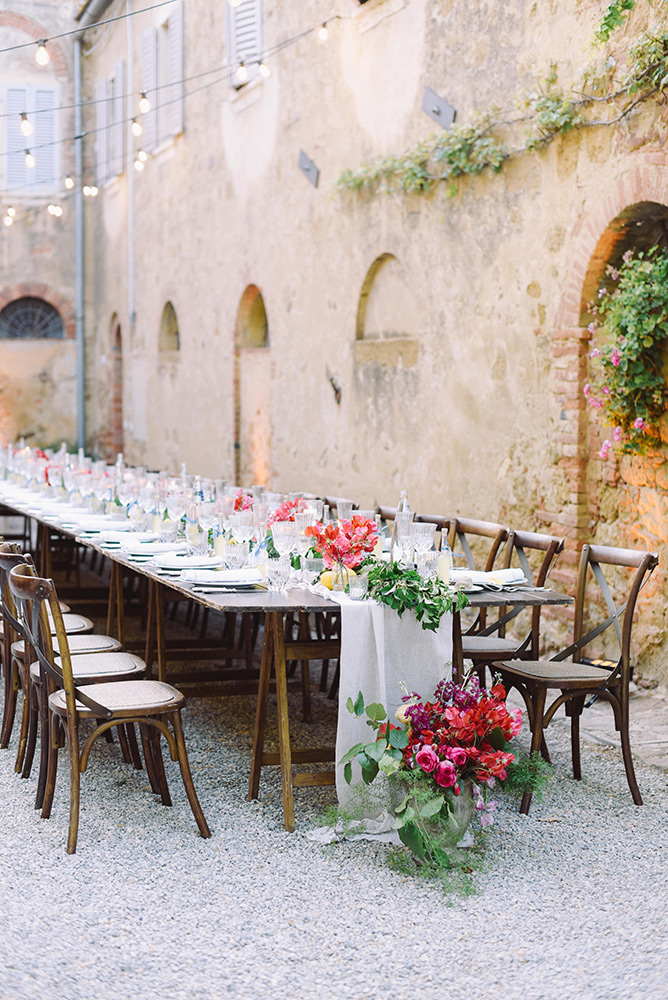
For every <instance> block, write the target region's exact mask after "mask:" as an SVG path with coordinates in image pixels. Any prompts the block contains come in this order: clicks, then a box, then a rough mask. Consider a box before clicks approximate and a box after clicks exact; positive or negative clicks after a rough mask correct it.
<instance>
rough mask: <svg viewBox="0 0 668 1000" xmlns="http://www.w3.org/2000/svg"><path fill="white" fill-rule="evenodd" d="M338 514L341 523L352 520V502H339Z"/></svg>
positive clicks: (337, 504) (337, 502) (337, 506)
mask: <svg viewBox="0 0 668 1000" xmlns="http://www.w3.org/2000/svg"><path fill="white" fill-rule="evenodd" d="M336 513H337V515H338V519H339V521H349V520H350V518H351V517H352V516H353V502H352V500H337V501H336Z"/></svg>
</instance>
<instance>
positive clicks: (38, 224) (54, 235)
mask: <svg viewBox="0 0 668 1000" xmlns="http://www.w3.org/2000/svg"><path fill="white" fill-rule="evenodd" d="M75 9H76V4H75V3H74V2H71V3H70V2H65V3H55V2H54V3H51V4H47V3H43V2H41V3H40V2H37V0H22V2H20V3H13V4H11V3H10V4H8V5H6V6H5V8H4V9H3V10H0V38H1V39H2V46H1V47H2V48H10V47H11V46H14V45H24V44H25V43H26V42H29V41H32V40H35V41H36V40H37V39H39V38H49V37H51V36H52V35H56V34H59V33H60V32H64V31H69V30H71V28H72V24H73V22H72V16H73V14H74V11H75ZM35 49H36V46H33V45H30V46H28V47H27V48H20V49H16V50H15V51H12V52H4V53H0V95H2V98H3V99H4V93H5V87H6V86H8V85H12V84H13V85H17V84H20V85H24V86H25V85H33V86H40V85H44V84H46V85H47V86H57V87H58V88H59V102H60V105H62V106H63V107H66V108H67V110H65V111H63V112H61V114H60V116H59V123H58V128H59V136H58V138H62V139H64V138H67V137H70V136H72V135H73V121H74V117H73V112H72V108H71V105H72V101H73V84H72V56H71V40H69V39H61V40H56V41H53V42H50V43H49V46H48V51H49V53H50V56H51V59H50V62H49V64H48V65H47V66H38V65H37V63H36V61H35ZM3 110H4V108H3ZM4 128H5V121H4V120H2V119H0V148H1V149H2V151H3V160H2V169H0V210H1V212H2V215H3V216H4V214H5V212H6V209H7V207H9V206H12V207H13V208H14V209H15V210H16V215H15V217H14V224H13V225H12V226H11V227H5V226H4V225H2V226H0V229H1V230H2V231H1V232H0V310H1V309H2V308H4V306H5V305H7V304H8V303H9V302H11V301H13V300H14V299H17V298H20V297H22V296H36V297H38V298H42V299H44V300H45V301H47V302H49V303H50V304H51V305H53V306H54V307H55V308H56V309H58V311H59V312H60V314H61V316H62V318H63V322H64V324H65V338H66V340H65V342H62V341H53V340H34V341H30V342H27V341H24V342H17V341H12V340H0V440H1V441H3V442H7V441H13V440H16V439H18V438H19V437H21V436H23V437H25V438H26V439H27V440H28V441H30V442H31V443H33V444H38V445H42V446H47V445H51V444H56V445H57V446H59V445H60V442H61V441H62V440H65V441H67V442H68V444H70V445H71V446H74V445H75V443H76V390H75V374H76V369H75V365H76V359H75V352H74V344H73V343H72V342H71V338H72V337H73V336H74V207H73V202H72V198H71V196H69V195H68V193H67V192H66V191H65V189H64V187H63V183H62V180H63V178H64V177H65V175H66V174H68V173H72V172H73V168H74V151H73V148H72V143H71V142H64V143H60V144H59V147H58V148H59V151H60V166H61V177H60V178H59V180H58V181H57V183H56V185H55V186H54V189H53V191H50V192H45V193H39V194H34V193H31V192H30V191H21V192H17V191H8V190H6V188H5V187H4V186H3V185H4V183H5V169H4V167H5V162H6V160H5V156H4V150H5V142H4ZM30 144H31V139H26V147H29V146H30ZM50 202H57V203H59V204H61V205H62V206H63V215H62V216H61V217H60V218H57V217H55V216H53V215H50V214H49V213H48V212H47V205H48V204H49V203H50Z"/></svg>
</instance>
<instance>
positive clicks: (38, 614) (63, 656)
mask: <svg viewBox="0 0 668 1000" xmlns="http://www.w3.org/2000/svg"><path fill="white" fill-rule="evenodd" d="M9 589H10V590H11V592H12V596H13V597H14V601H15V602H16V606H17V609H18V611H19V614H20V617H21V619H22V621H23V625H24V628H25V633H26V642H28V643H29V644H30V645H31V646H32V648H33V649H34V651H35V654H36V656H37V659H38V660H39V663H40V666H41V668H42V670H43V672H44V675H45V676H46V678H47V679H48V690H49V691H51V690H53V689H54V687H62V688H63V689H64V691H65V702H66V705H67V712H68V716H69V718H70V720H74V722H76V718H77V699H78V700H79V701H81V702H83V703H84V705H86V706H87V707H88V708H90V709H92V710H93V711H94V712H95V713H96V714H97V715H100V716H102V717H103V718H110V717H111V714H112V713H111V712H110V711H109V710H108V709H106V708H103V707H102V706H100V705H98V704H97V702H95V701H93V699H91V698H90V697H88V696H86V695H84V694H83V693H82V692H81V691H78V690H77V688H76V685H75V683H74V676H73V673H72V658H71V655H70V647H69V644H68V641H67V633H66V631H65V624H64V622H63V613H62V611H61V609H60V602H59V601H58V595H57V593H56V587H55V584H54V582H53V580H46V579H43V578H42V577H39V576H37V572H36V570H35V567H34V566H30V565H28V564H26V563H24V564H23V565H20V566H15V567H14V568H13V569H12V570H11V571H10V573H9ZM47 608H48V609H49V610H47ZM49 612H50V614H51V619H52V621H53V627H54V629H55V635H56V638H57V641H58V656H57V657H56V656H54V651H53V645H54V644H53V640H52V637H51V628H52V626H51V623H50V622H49Z"/></svg>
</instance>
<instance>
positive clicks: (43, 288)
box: [0, 281, 75, 340]
mask: <svg viewBox="0 0 668 1000" xmlns="http://www.w3.org/2000/svg"><path fill="white" fill-rule="evenodd" d="M26 297H30V298H35V299H44V301H45V302H48V303H49V305H50V306H53V308H54V309H57V310H58V312H59V313H60V315H61V317H62V320H63V325H64V327H65V338H66V339H68V340H73V339H74V336H75V323H74V306H73V305H72V303H71V302H70V300H69V299H67V298H65V296H64V295H61V293H60V292H57V291H56V290H55V289H54V288H51V287H50V286H49V285H44V284H42V283H40V282H39V281H24V282H21V283H20V284H17V285H7V286H5V288H0V312H1V311H2V310H3V309H4V308H5V306H8V305H9V303H10V302H14V301H15V300H16V299H23V298H26Z"/></svg>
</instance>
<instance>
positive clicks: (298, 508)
mask: <svg viewBox="0 0 668 1000" xmlns="http://www.w3.org/2000/svg"><path fill="white" fill-rule="evenodd" d="M307 507H308V504H307V503H306V500H304V498H303V497H298V498H297V499H296V500H284V501H283V503H281V504H279V505H278V507H277V508H276V510H275V511H274V513H273V514H272V515H271V517H270V518H269V522H268V523H269V524H274V522H275V521H294V519H295V514H300V513H301V512H302V511H305V510H306V508H307Z"/></svg>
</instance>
